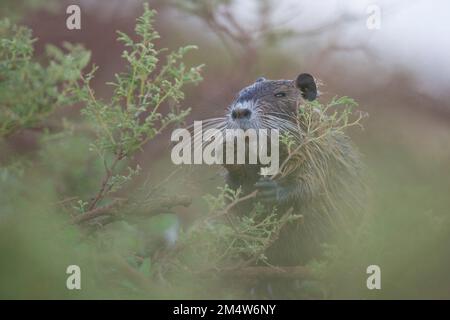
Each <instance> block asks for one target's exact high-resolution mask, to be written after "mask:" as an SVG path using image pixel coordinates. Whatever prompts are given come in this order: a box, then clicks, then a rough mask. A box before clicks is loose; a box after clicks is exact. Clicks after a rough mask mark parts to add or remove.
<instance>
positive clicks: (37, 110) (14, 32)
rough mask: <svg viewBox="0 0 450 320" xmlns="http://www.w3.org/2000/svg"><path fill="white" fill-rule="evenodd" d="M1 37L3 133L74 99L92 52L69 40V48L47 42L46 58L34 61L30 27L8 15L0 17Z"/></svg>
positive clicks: (32, 123) (31, 122)
mask: <svg viewBox="0 0 450 320" xmlns="http://www.w3.org/2000/svg"><path fill="white" fill-rule="evenodd" d="M0 37H1V40H0V60H1V65H0V73H1V83H0V104H1V107H2V108H1V109H0V123H1V127H0V136H7V135H10V134H12V133H14V132H15V131H17V130H20V129H24V128H31V127H33V126H35V125H37V124H38V123H40V122H41V121H42V120H44V119H45V118H47V117H48V115H49V114H51V113H52V112H53V111H54V110H55V109H56V108H57V107H58V106H65V105H68V104H70V103H71V102H73V100H71V96H70V94H69V91H70V90H71V87H72V86H74V84H75V82H76V81H77V80H78V78H79V74H80V70H81V69H83V68H84V67H85V66H86V65H87V63H88V62H89V59H90V54H89V52H86V51H85V50H83V48H82V47H80V46H72V45H70V44H65V49H66V52H63V51H62V50H60V49H59V48H57V47H55V46H47V57H46V61H44V62H43V63H41V62H37V61H33V60H32V58H33V42H34V41H35V40H34V39H33V38H32V36H31V31H30V30H29V29H27V28H25V27H19V26H16V25H14V24H12V23H11V22H10V21H9V20H8V19H4V20H1V21H0Z"/></svg>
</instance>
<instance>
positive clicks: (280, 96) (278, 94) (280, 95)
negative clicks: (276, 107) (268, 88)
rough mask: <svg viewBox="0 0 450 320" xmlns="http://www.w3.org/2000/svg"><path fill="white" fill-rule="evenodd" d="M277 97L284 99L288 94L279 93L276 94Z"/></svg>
mask: <svg viewBox="0 0 450 320" xmlns="http://www.w3.org/2000/svg"><path fill="white" fill-rule="evenodd" d="M275 97H277V98H283V97H286V92H278V93H275Z"/></svg>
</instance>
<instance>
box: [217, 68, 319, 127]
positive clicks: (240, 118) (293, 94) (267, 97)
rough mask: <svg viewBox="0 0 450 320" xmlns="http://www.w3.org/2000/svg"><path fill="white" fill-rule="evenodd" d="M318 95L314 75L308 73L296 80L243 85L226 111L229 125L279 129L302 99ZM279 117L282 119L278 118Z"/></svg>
mask: <svg viewBox="0 0 450 320" xmlns="http://www.w3.org/2000/svg"><path fill="white" fill-rule="evenodd" d="M316 96H317V86H316V83H315V81H314V78H313V77H312V76H311V75H310V74H307V73H302V74H300V75H299V76H298V77H297V79H295V80H266V79H265V78H258V79H257V80H256V82H255V83H253V84H252V85H250V86H248V87H246V88H244V89H242V90H241V91H240V92H239V94H238V95H237V97H236V99H235V100H234V101H233V103H231V105H230V107H229V108H228V113H227V125H226V126H227V128H229V129H238V128H239V129H244V130H247V129H250V128H252V129H260V128H266V129H269V128H272V129H282V128H283V126H282V125H280V123H282V122H286V121H290V119H292V116H294V115H295V114H296V112H297V107H298V104H299V102H300V101H301V100H302V99H306V100H309V101H312V100H314V99H315V98H316ZM280 120H282V122H280Z"/></svg>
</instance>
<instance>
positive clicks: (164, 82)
mask: <svg viewBox="0 0 450 320" xmlns="http://www.w3.org/2000/svg"><path fill="white" fill-rule="evenodd" d="M154 15H155V12H154V11H152V10H149V9H148V7H147V6H146V7H145V12H144V14H143V15H142V17H140V18H139V19H138V20H137V25H136V28H135V32H136V36H137V37H138V42H135V41H134V40H132V38H131V37H130V36H128V35H126V34H124V33H122V32H118V33H119V38H118V40H119V41H120V42H122V43H123V44H124V45H125V47H126V50H125V51H124V52H123V55H122V57H123V58H124V59H125V60H126V61H127V63H128V70H127V72H125V73H122V74H118V75H116V80H115V82H112V83H110V84H111V85H112V86H114V95H113V97H112V99H111V101H109V102H104V101H100V100H98V99H96V97H95V95H94V93H93V90H92V89H91V88H90V85H89V82H90V80H91V79H92V76H93V72H91V73H90V74H88V75H87V76H86V77H85V78H84V86H83V87H81V88H79V90H78V92H77V93H78V96H79V98H80V99H81V100H82V101H84V102H85V104H86V107H85V108H84V109H83V114H84V115H85V116H86V117H87V118H88V119H89V120H91V121H92V122H93V123H95V124H96V125H95V130H96V131H97V140H96V141H95V142H94V143H93V144H92V145H91V146H92V149H93V150H95V151H96V152H97V153H98V155H100V156H101V158H102V159H104V158H105V157H106V154H108V153H113V154H115V155H120V157H121V158H123V157H128V156H131V155H133V154H134V153H135V152H136V151H138V150H140V149H141V148H142V146H143V145H144V144H145V143H146V142H148V141H149V140H151V139H153V138H154V137H155V136H156V135H158V134H159V133H161V132H162V131H163V130H164V129H165V128H167V127H168V126H169V125H171V124H175V123H179V122H181V121H182V120H183V119H184V118H185V116H186V115H187V114H188V113H189V109H187V110H181V109H179V102H180V101H181V100H183V99H184V94H183V92H182V91H181V89H182V87H183V86H184V85H186V84H188V83H198V82H199V81H200V80H201V76H200V73H199V72H200V69H201V66H198V67H192V68H187V67H186V66H185V64H184V63H183V61H182V59H183V57H184V55H185V54H186V53H187V52H188V51H190V50H192V49H195V47H194V46H187V47H182V48H180V49H178V50H177V51H175V52H171V53H169V54H167V55H166V62H165V63H162V64H161V65H160V64H159V62H160V55H161V53H162V52H164V51H165V49H161V50H157V49H155V44H154V41H155V40H156V39H158V38H159V34H158V33H157V32H156V31H155V30H154V29H153V27H152V24H153V20H154ZM164 104H166V105H168V106H169V110H168V111H166V112H162V111H161V107H162V106H163V105H164Z"/></svg>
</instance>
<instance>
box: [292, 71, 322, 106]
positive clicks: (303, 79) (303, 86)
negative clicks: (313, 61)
mask: <svg viewBox="0 0 450 320" xmlns="http://www.w3.org/2000/svg"><path fill="white" fill-rule="evenodd" d="M295 85H296V87H297V88H299V89H300V91H301V92H302V97H303V98H305V99H306V100H309V101H313V100H314V99H316V97H317V86H316V82H315V81H314V78H313V76H312V75H310V74H309V73H302V74H300V75H299V76H298V77H297V79H296V80H295Z"/></svg>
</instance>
